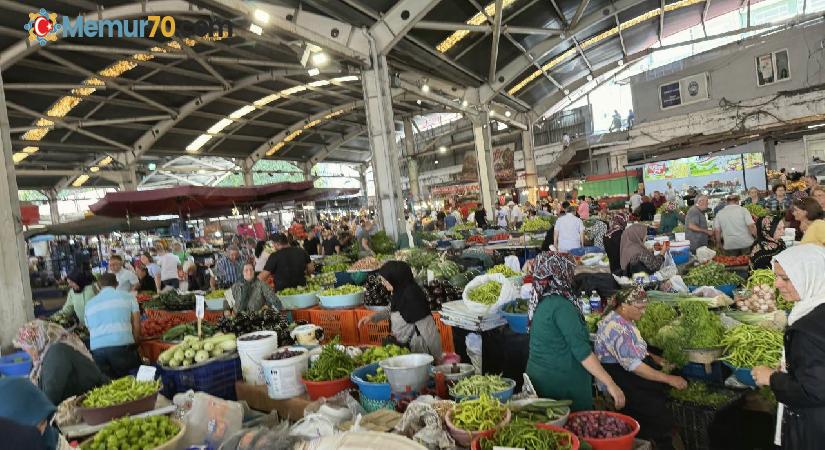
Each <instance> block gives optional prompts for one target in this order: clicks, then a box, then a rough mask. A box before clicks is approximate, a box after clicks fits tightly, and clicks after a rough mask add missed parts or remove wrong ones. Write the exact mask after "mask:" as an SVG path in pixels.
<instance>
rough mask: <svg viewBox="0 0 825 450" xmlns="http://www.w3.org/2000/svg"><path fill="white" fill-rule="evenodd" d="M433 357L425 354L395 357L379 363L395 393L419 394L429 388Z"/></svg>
mask: <svg viewBox="0 0 825 450" xmlns="http://www.w3.org/2000/svg"><path fill="white" fill-rule="evenodd" d="M432 364H433V357H432V356H431V355H428V354H425V353H412V354H409V355H402V356H395V357H392V358H389V359H385V360H383V361H380V362H379V363H378V365H379V366H381V368H383V369H384V373H385V374H387V381H388V382H389V383H390V388H392V391H393V392H402V393H406V392H410V391H412V392H418V391H420V390H421V389H422V388H424V387H426V386H427V381H429V379H430V367H432Z"/></svg>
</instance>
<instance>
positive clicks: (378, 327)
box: [355, 309, 390, 345]
mask: <svg viewBox="0 0 825 450" xmlns="http://www.w3.org/2000/svg"><path fill="white" fill-rule="evenodd" d="M373 314H375V311H371V310H369V309H357V310H355V316H356V319H355V320H356V321H355V323H356V325H357V324H358V322H360V321H361V319H363V318H364V317H370V316H371V315H373ZM389 335H390V323H389V322H388V321H382V322H379V323H372V322H367V323H366V324H365V325H363V326H361V327H358V343H359V344H361V345H381V344H383V343H384V339H386V338H387V336H389Z"/></svg>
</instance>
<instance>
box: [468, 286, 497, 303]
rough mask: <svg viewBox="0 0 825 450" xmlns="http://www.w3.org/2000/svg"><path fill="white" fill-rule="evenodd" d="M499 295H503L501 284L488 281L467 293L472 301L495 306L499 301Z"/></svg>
mask: <svg viewBox="0 0 825 450" xmlns="http://www.w3.org/2000/svg"><path fill="white" fill-rule="evenodd" d="M499 295H501V283H499V282H498V281H488V282H486V283H484V284H482V285H481V286H478V287H475V288H473V289H472V290H471V291H470V292H468V293H467V297H469V298H470V300H472V301H474V302H478V303H481V304H484V305H492V304H494V303H495V302H497V301H498V296H499Z"/></svg>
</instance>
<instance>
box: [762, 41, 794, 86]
mask: <svg viewBox="0 0 825 450" xmlns="http://www.w3.org/2000/svg"><path fill="white" fill-rule="evenodd" d="M790 79H791V66H790V61H789V59H788V50H778V51H775V52H771V53H767V54H764V55H759V56H757V57H756V85H757V86H767V85H769V84H774V83H778V82H780V81H785V80H790Z"/></svg>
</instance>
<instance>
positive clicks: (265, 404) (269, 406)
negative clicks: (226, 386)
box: [235, 381, 312, 421]
mask: <svg viewBox="0 0 825 450" xmlns="http://www.w3.org/2000/svg"><path fill="white" fill-rule="evenodd" d="M235 392H236V393H237V394H238V401H241V400H244V401H246V403H247V404H248V405H249V407H250V408H252V409H254V410H256V411H262V412H265V413H269V412H270V411H273V410H275V411H278V416H280V417H281V418H284V419H286V418H288V419H289V420H292V421H295V420H298V419H301V418H303V417H304V409H305V408H306V407H307V405H309V404H310V403H311V402H312V400H310V399H309V397H308V396H307V395H306V394H304V395H303V396H300V397H293V398H288V399H286V400H273V399H271V398H269V394H267V392H266V386H265V385H263V386H256V385H251V384H247V383H245V382H243V381H237V382H236V383H235Z"/></svg>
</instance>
